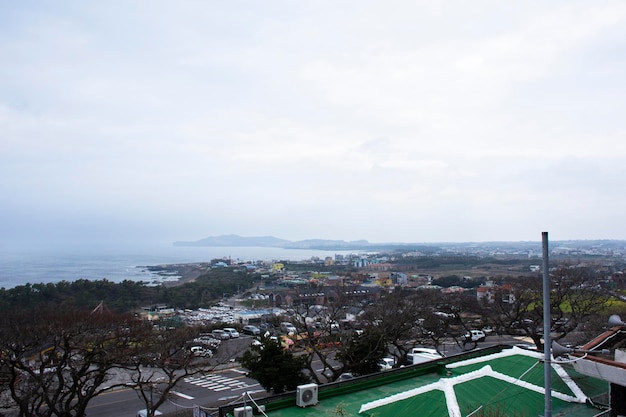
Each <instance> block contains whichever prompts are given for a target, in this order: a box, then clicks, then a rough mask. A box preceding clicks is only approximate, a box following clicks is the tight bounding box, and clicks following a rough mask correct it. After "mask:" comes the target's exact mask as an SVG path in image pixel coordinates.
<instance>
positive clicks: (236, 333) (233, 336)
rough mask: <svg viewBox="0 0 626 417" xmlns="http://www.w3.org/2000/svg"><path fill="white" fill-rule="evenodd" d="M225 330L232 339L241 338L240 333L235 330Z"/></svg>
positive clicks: (228, 328) (229, 328)
mask: <svg viewBox="0 0 626 417" xmlns="http://www.w3.org/2000/svg"><path fill="white" fill-rule="evenodd" d="M223 330H224V331H225V332H226V333H228V334H229V335H230V338H231V339H235V338H237V337H239V332H238V331H237V329H235V328H232V327H224V329H223Z"/></svg>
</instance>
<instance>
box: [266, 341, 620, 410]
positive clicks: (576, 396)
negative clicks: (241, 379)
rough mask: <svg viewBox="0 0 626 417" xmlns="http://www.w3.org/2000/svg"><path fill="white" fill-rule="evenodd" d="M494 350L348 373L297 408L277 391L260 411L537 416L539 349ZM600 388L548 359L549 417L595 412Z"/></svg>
mask: <svg viewBox="0 0 626 417" xmlns="http://www.w3.org/2000/svg"><path fill="white" fill-rule="evenodd" d="M497 350H499V351H496V353H490V354H482V356H480V353H478V354H477V353H476V352H474V353H473V356H474V357H469V358H468V355H459V356H457V357H453V358H446V359H445V360H444V361H434V362H431V363H429V364H421V365H416V366H412V367H407V368H404V369H398V370H393V371H388V372H383V373H380V374H376V375H374V376H367V377H363V378H355V379H354V380H350V381H348V382H347V383H340V384H327V385H322V386H320V387H319V402H318V404H317V405H314V406H309V407H305V408H302V407H298V406H296V404H295V396H294V395H293V393H292V394H291V395H290V396H289V397H288V398H287V399H285V396H282V397H281V398H282V399H281V400H278V401H276V404H272V399H271V397H270V399H268V400H267V404H266V414H267V416H268V417H292V416H294V417H295V416H361V417H398V416H420V417H422V416H424V417H429V416H432V417H443V416H450V417H461V416H463V417H464V416H468V415H470V414H471V413H473V412H476V413H475V414H474V415H475V416H479V415H486V416H489V415H498V416H515V417H524V416H529V417H534V416H540V415H543V413H544V409H545V401H544V388H543V386H544V384H543V379H544V370H543V369H544V368H543V361H542V360H543V354H542V353H539V352H533V351H527V350H523V349H519V348H516V347H513V348H508V347H498V349H497ZM488 352H494V349H491V350H488ZM477 355H479V356H477ZM470 356H472V355H470ZM466 358H467V359H466ZM606 392H608V384H607V383H606V382H605V381H602V380H598V379H594V378H592V377H588V376H584V375H581V374H578V373H577V372H575V371H574V369H573V367H571V365H568V364H559V363H552V412H553V415H554V416H564V415H567V416H568V417H587V416H589V417H591V416H594V415H597V414H598V412H599V411H600V410H598V409H597V408H595V407H593V406H592V405H590V404H589V402H588V401H587V399H588V398H593V397H596V396H599V395H601V394H604V393H606ZM265 402H266V401H264V403H265ZM278 407H282V408H278Z"/></svg>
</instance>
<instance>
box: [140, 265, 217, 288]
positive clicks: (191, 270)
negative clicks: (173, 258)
mask: <svg viewBox="0 0 626 417" xmlns="http://www.w3.org/2000/svg"><path fill="white" fill-rule="evenodd" d="M210 267H211V264H210V263H208V262H196V263H187V264H164V265H151V266H145V267H144V268H145V269H146V270H148V271H150V272H152V273H153V274H155V275H159V276H161V277H170V278H171V277H176V276H177V277H179V278H178V279H177V280H166V281H164V282H163V285H164V286H166V287H176V286H179V285H183V284H187V283H189V282H194V281H195V280H196V279H197V278H198V277H199V276H200V275H202V274H205V273H206V272H207V271H208V270H209V268H210Z"/></svg>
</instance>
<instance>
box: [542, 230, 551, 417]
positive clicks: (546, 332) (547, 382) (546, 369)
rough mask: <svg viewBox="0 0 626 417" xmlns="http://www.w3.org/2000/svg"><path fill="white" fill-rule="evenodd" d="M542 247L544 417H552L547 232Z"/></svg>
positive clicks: (544, 233) (543, 237)
mask: <svg viewBox="0 0 626 417" xmlns="http://www.w3.org/2000/svg"><path fill="white" fill-rule="evenodd" d="M541 240H542V246H543V357H544V361H543V376H544V386H545V394H544V395H545V401H546V402H545V412H544V414H543V416H544V417H552V363H551V361H552V359H551V353H552V352H551V350H552V342H551V341H550V327H551V326H550V270H549V262H548V232H541Z"/></svg>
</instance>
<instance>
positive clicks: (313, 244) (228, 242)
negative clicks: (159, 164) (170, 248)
mask: <svg viewBox="0 0 626 417" xmlns="http://www.w3.org/2000/svg"><path fill="white" fill-rule="evenodd" d="M174 246H209V247H262V248H283V249H328V250H351V249H355V250H357V249H371V248H372V247H373V246H380V245H372V244H370V243H369V242H368V241H367V240H355V241H345V240H325V239H307V240H299V241H295V242H294V241H290V240H286V239H280V238H277V237H274V236H252V237H245V236H238V235H221V236H211V237H207V238H204V239H200V240H195V241H177V242H174Z"/></svg>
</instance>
